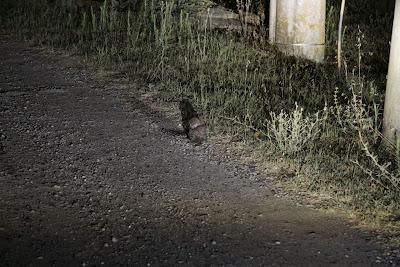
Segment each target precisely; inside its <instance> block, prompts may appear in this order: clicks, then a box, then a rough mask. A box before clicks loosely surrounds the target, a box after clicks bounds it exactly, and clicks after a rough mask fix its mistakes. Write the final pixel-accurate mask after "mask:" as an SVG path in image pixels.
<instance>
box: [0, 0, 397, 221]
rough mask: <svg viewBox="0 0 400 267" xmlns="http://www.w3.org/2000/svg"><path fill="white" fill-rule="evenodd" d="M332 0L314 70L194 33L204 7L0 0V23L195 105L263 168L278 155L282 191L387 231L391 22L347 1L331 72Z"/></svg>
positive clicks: (253, 41)
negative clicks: (311, 197)
mask: <svg viewBox="0 0 400 267" xmlns="http://www.w3.org/2000/svg"><path fill="white" fill-rule="evenodd" d="M78 2H79V3H81V4H79V5H78V4H77V3H78ZM236 2H238V1H236ZM240 2H244V3H245V4H243V3H242V5H239V4H238V6H245V7H246V6H247V7H248V6H249V5H250V4H253V5H255V4H256V3H258V2H254V3H250V2H247V1H240ZM336 2H337V1H330V2H329V8H328V11H327V18H328V19H327V60H326V62H325V63H324V64H315V63H312V62H309V61H307V60H302V59H296V58H293V57H287V56H284V55H282V54H281V53H279V52H278V51H277V50H276V49H274V47H272V46H270V45H269V44H268V43H267V42H266V41H265V40H266V38H265V37H264V36H262V34H260V35H259V38H254V37H253V36H254V35H247V36H243V35H241V34H238V33H227V32H224V33H221V32H215V31H214V32H213V31H210V30H208V29H207V28H204V27H200V26H199V25H196V20H194V19H193V16H194V14H195V13H196V12H197V11H198V10H204V9H206V8H207V7H208V6H210V5H211V4H212V3H210V2H209V1H190V0H188V1H184V0H175V1H174V0H160V1H158V0H138V1H132V2H131V5H130V6H129V7H128V8H126V7H121V6H120V2H117V1H110V0H104V1H103V2H101V4H99V5H86V4H84V3H85V2H84V1H72V0H35V1H33V0H32V1H25V0H3V1H2V6H1V7H0V14H1V23H2V25H4V26H3V30H4V31H6V32H7V33H8V34H13V35H14V36H15V37H17V38H21V39H23V40H30V41H32V42H34V44H36V45H39V46H41V45H44V46H51V47H55V48H62V49H67V50H69V51H70V52H71V53H75V54H77V55H81V56H82V57H84V58H86V59H87V60H88V61H90V62H92V63H94V64H97V65H98V66H99V67H101V68H113V69H115V68H118V69H119V70H120V71H121V72H124V73H126V75H127V76H128V77H131V78H132V79H136V78H137V77H140V79H142V80H143V81H145V82H147V83H152V84H157V89H158V90H159V93H160V97H162V98H163V99H164V100H165V101H177V100H179V99H181V98H182V97H189V98H191V99H194V101H195V103H196V105H197V107H199V108H201V110H202V111H203V112H204V114H205V116H206V118H207V121H208V124H209V126H210V128H211V130H213V131H214V132H218V133H224V134H229V135H234V136H236V137H240V138H242V139H244V140H249V142H251V143H252V144H253V145H257V146H258V149H262V150H268V151H274V153H273V155H274V156H270V158H269V159H268V160H273V158H274V157H276V156H277V155H279V156H280V157H285V158H286V159H287V161H288V162H290V164H291V165H292V166H294V167H295V168H296V173H297V177H295V178H294V179H291V180H290V181H284V182H286V184H287V186H289V187H291V188H295V189H299V190H308V191H309V192H324V193H326V192H328V194H329V195H330V196H331V200H332V201H331V204H332V203H333V204H335V205H340V206H342V207H345V209H347V210H352V211H354V212H355V213H356V214H358V215H359V216H362V217H363V218H364V219H365V220H371V221H373V222H377V223H380V222H384V223H385V224H386V225H387V224H392V226H393V227H395V226H396V220H397V219H398V218H399V216H400V194H399V193H400V164H399V163H400V162H399V160H400V154H399V151H400V144H388V143H387V142H386V141H385V140H384V139H383V137H382V136H381V134H380V131H381V126H382V110H383V99H384V90H385V83H386V80H385V75H386V73H387V64H388V58H389V55H388V51H389V41H390V33H391V24H392V19H393V17H392V15H393V14H386V13H385V14H383V15H382V14H375V13H374V12H375V11H373V10H366V8H365V7H364V6H363V8H360V6H361V5H363V3H362V1H353V3H352V4H350V6H349V9H348V11H347V13H348V14H350V15H348V16H347V17H346V21H345V25H346V27H345V31H344V44H343V45H344V46H343V51H344V54H343V61H344V62H343V63H344V69H343V71H342V72H339V71H338V70H337V69H336V62H335V61H336V59H335V56H336V40H337V24H338V13H339V12H338V6H337V3H336ZM358 2H359V3H358ZM357 3H358V4H357ZM230 4H231V5H234V4H235V1H231V3H230ZM367 9H368V8H367ZM360 10H365V12H366V13H362V14H358V13H357V12H359V11H360ZM356 11H357V12H356ZM368 12H369V13H368ZM365 14H369V15H368V16H366V15H365ZM261 32H262V31H261ZM260 36H261V37H260ZM149 90H150V89H149ZM282 179H283V178H282Z"/></svg>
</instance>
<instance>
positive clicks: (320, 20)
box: [270, 0, 326, 62]
mask: <svg viewBox="0 0 400 267" xmlns="http://www.w3.org/2000/svg"><path fill="white" fill-rule="evenodd" d="M273 5H276V8H275V9H274V6H273ZM274 12H276V13H275V14H274ZM325 13H326V0H275V1H273V0H272V1H271V8H270V22H271V21H272V22H273V21H274V20H275V21H276V25H273V24H271V25H270V28H273V29H270V34H274V36H271V35H270V42H271V40H272V42H273V43H275V44H276V45H277V47H278V49H279V50H281V51H283V52H284V53H286V54H289V55H294V56H299V57H303V58H307V59H310V60H313V61H316V62H323V60H324V57H325Z"/></svg>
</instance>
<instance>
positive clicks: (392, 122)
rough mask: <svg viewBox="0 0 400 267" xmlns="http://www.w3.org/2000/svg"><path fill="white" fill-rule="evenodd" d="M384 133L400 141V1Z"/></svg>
mask: <svg viewBox="0 0 400 267" xmlns="http://www.w3.org/2000/svg"><path fill="white" fill-rule="evenodd" d="M383 132H384V136H385V137H386V138H387V139H388V140H389V141H391V142H396V141H399V140H400V0H396V6H395V11H394V21H393V31H392V41H391V43H390V59H389V71H388V76H387V85H386V96H385V110H384V117H383ZM396 138H397V140H396Z"/></svg>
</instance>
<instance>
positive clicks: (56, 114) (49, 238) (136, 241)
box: [0, 39, 400, 266]
mask: <svg viewBox="0 0 400 267" xmlns="http://www.w3.org/2000/svg"><path fill="white" fill-rule="evenodd" d="M35 51H36V50H34V49H31V48H29V47H27V46H26V45H23V44H19V43H16V42H11V41H6V40H5V39H2V40H1V41H0V265H1V266H51V265H53V266H101V265H105V266H126V265H129V266H152V265H154V266H178V265H183V266H222V265H224V266H330V265H336V266H375V265H379V266H380V265H382V266H392V265H393V266H394V265H396V264H400V263H399V259H398V258H396V257H395V256H394V255H395V254H396V251H395V250H393V249H392V250H390V251H389V250H388V249H387V248H386V247H385V246H384V245H382V243H381V242H378V241H379V240H377V238H376V235H374V234H372V233H368V232H365V231H361V230H357V229H356V228H355V227H354V226H352V225H351V224H350V223H349V222H346V221H345V220H344V219H342V218H340V217H336V216H334V215H327V214H325V213H322V212H319V211H315V210H312V209H310V208H306V207H302V206H299V205H296V204H295V203H292V202H290V201H288V200H285V199H282V198H278V197H276V196H275V195H274V193H273V191H271V189H270V188H269V186H268V183H267V182H265V179H264V178H263V177H260V175H259V174H258V173H257V171H256V167H255V166H240V167H238V166H233V165H230V164H228V163H226V162H224V161H223V160H218V158H217V157H215V156H211V154H213V144H212V143H206V144H204V145H202V146H199V147H194V146H192V145H191V144H190V143H189V142H188V140H187V139H186V138H185V136H184V135H182V134H177V133H179V130H178V129H179V128H178V126H177V124H176V122H174V121H170V120H168V119H164V118H163V115H162V114H155V113H154V112H151V111H149V110H148V109H146V107H145V105H144V104H143V103H142V102H141V101H140V100H139V99H138V98H135V97H132V94H130V93H129V92H126V91H124V90H119V88H117V87H116V86H114V85H113V84H112V83H104V82H99V81H96V80H95V79H94V78H93V77H92V76H91V75H89V73H88V72H86V71H85V70H83V69H79V68H71V67H67V66H63V65H62V64H56V63H54V62H51V61H49V60H47V59H45V58H44V57H43V56H42V55H39V54H38V53H36V52H35Z"/></svg>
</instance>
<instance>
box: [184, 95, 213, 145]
mask: <svg viewBox="0 0 400 267" xmlns="http://www.w3.org/2000/svg"><path fill="white" fill-rule="evenodd" d="M179 108H180V110H181V115H182V127H183V130H184V131H185V134H186V136H187V137H188V138H189V140H190V141H191V142H193V143H195V144H196V145H200V144H202V143H203V142H204V141H205V140H207V125H206V123H205V122H204V121H203V120H202V119H201V118H200V116H199V114H198V113H197V112H196V110H195V109H194V108H193V105H192V104H191V103H190V101H189V100H188V99H182V100H181V102H180V105H179Z"/></svg>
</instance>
